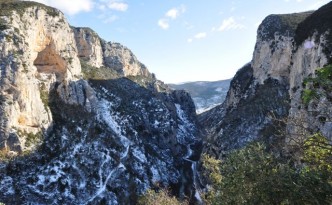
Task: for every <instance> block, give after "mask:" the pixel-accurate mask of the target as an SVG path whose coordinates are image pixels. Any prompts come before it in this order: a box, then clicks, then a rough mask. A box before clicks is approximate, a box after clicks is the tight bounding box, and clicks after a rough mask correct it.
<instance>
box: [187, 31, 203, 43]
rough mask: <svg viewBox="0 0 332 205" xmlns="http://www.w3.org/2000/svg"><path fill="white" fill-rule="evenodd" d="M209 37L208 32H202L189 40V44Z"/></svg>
mask: <svg viewBox="0 0 332 205" xmlns="http://www.w3.org/2000/svg"><path fill="white" fill-rule="evenodd" d="M206 37H207V33H206V32H200V33H197V34H195V35H194V37H193V38H188V39H187V42H188V43H192V42H193V41H194V40H199V39H203V38H206Z"/></svg>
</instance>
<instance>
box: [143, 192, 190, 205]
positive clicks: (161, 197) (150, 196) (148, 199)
mask: <svg viewBox="0 0 332 205" xmlns="http://www.w3.org/2000/svg"><path fill="white" fill-rule="evenodd" d="M138 204H140V205H187V204H188V202H187V201H184V202H180V201H179V200H177V199H176V198H175V197H174V196H171V195H170V194H169V192H168V191H167V190H165V189H161V190H159V191H158V192H155V191H153V190H151V189H149V190H147V192H146V193H145V194H144V195H143V196H141V197H140V199H139V200H138Z"/></svg>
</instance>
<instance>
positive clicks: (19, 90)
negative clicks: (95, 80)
mask: <svg viewBox="0 0 332 205" xmlns="http://www.w3.org/2000/svg"><path fill="white" fill-rule="evenodd" d="M0 23H1V34H0V47H1V53H0V61H1V74H0V94H1V98H2V102H1V111H0V112H1V113H0V114H1V118H0V125H1V130H0V147H1V149H4V148H5V149H9V150H15V151H18V152H21V151H24V149H25V147H29V146H24V144H26V143H25V142H26V141H27V139H26V135H25V134H23V133H26V134H30V133H31V135H35V134H37V133H41V132H43V131H45V130H46V129H47V128H48V127H49V126H50V125H51V123H52V115H51V112H50V110H49V108H48V105H47V99H48V92H49V90H50V88H51V87H52V85H53V84H54V83H55V82H59V83H64V84H65V83H67V82H69V81H75V80H77V79H78V78H79V77H80V76H81V69H80V62H79V59H78V58H77V49H76V46H75V39H74V35H73V33H72V30H71V28H70V27H69V25H68V23H67V22H66V21H65V19H64V15H63V14H62V13H61V12H59V11H58V10H56V9H54V8H50V7H46V6H44V5H41V4H35V3H30V2H19V3H18V2H16V3H15V2H14V3H11V4H5V3H1V19H0ZM60 28H61V29H60ZM38 135H40V134H38ZM22 145H23V146H22Z"/></svg>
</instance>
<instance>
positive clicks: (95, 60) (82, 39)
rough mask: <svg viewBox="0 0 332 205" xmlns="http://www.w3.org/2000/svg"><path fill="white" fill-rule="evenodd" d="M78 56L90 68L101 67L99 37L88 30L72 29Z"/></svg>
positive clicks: (101, 53)
mask: <svg viewBox="0 0 332 205" xmlns="http://www.w3.org/2000/svg"><path fill="white" fill-rule="evenodd" d="M73 30H74V33H75V40H76V46H77V49H78V55H79V57H80V58H82V59H83V60H85V61H87V63H88V64H89V65H91V66H94V67H96V68H99V67H101V66H103V50H102V47H101V43H100V38H99V36H98V35H97V34H96V33H95V32H94V31H92V30H91V29H88V28H73Z"/></svg>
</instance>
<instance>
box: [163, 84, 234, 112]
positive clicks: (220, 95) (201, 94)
mask: <svg viewBox="0 0 332 205" xmlns="http://www.w3.org/2000/svg"><path fill="white" fill-rule="evenodd" d="M230 82H231V79H228V80H219V81H197V82H189V83H181V84H169V86H170V87H171V88H172V89H175V90H186V91H187V92H189V93H190V95H191V97H192V98H193V100H194V103H195V106H196V112H197V113H202V112H204V111H207V110H209V109H211V108H213V107H215V106H217V105H219V104H221V103H222V102H223V101H224V100H225V98H226V95H227V91H228V88H229V84H230Z"/></svg>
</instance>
